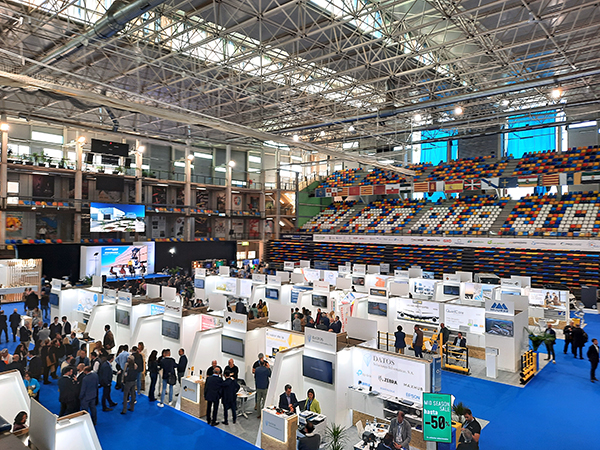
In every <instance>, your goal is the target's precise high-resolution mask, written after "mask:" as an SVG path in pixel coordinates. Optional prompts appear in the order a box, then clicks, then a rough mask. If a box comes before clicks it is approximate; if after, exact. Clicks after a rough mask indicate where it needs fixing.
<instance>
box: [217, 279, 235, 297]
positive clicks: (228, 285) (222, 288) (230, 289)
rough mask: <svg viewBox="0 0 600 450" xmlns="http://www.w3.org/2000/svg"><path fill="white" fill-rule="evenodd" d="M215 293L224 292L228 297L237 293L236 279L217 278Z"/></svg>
mask: <svg viewBox="0 0 600 450" xmlns="http://www.w3.org/2000/svg"><path fill="white" fill-rule="evenodd" d="M215 291H219V292H224V293H226V294H230V295H236V293H237V278H225V277H219V279H218V280H217V284H216V285H215Z"/></svg>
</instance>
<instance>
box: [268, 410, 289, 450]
mask: <svg viewBox="0 0 600 450" xmlns="http://www.w3.org/2000/svg"><path fill="white" fill-rule="evenodd" d="M297 429H298V415H297V414H292V415H287V414H285V413H277V411H276V410H275V409H274V408H272V407H269V408H265V409H263V410H262V435H261V448H263V449H265V450H295V448H296V430H297Z"/></svg>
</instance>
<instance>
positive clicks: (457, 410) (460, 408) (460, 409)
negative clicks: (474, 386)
mask: <svg viewBox="0 0 600 450" xmlns="http://www.w3.org/2000/svg"><path fill="white" fill-rule="evenodd" d="M466 409H467V407H466V406H465V405H464V403H463V402H458V403H454V405H453V406H452V413H453V414H454V415H455V416H456V417H457V419H458V421H459V422H462V421H463V418H464V416H465V410H466Z"/></svg>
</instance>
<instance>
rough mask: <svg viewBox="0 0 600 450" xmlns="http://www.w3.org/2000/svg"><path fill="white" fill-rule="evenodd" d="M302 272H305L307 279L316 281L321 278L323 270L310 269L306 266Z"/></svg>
mask: <svg viewBox="0 0 600 450" xmlns="http://www.w3.org/2000/svg"><path fill="white" fill-rule="evenodd" d="M302 273H303V274H304V279H305V280H306V281H310V282H314V281H319V280H320V279H321V271H320V270H319V269H309V268H307V267H305V268H304V269H302Z"/></svg>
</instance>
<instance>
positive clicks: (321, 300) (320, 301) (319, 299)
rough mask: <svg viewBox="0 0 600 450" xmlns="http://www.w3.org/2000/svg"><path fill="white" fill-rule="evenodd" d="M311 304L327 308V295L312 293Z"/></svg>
mask: <svg viewBox="0 0 600 450" xmlns="http://www.w3.org/2000/svg"><path fill="white" fill-rule="evenodd" d="M312 305H313V306H316V307H318V308H327V296H326V295H318V294H313V295H312Z"/></svg>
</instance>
